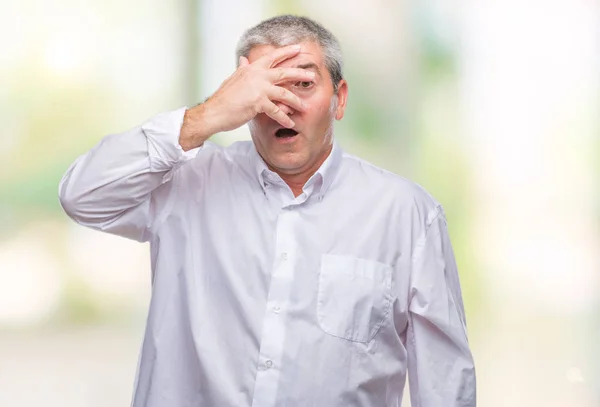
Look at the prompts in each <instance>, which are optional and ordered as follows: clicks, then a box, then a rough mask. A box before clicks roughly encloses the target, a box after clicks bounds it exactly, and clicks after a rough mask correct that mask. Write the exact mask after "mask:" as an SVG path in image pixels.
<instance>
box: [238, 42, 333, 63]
mask: <svg viewBox="0 0 600 407" xmlns="http://www.w3.org/2000/svg"><path fill="white" fill-rule="evenodd" d="M300 45H301V47H302V48H301V51H300V53H299V54H297V55H295V56H294V57H292V58H289V59H286V60H284V61H282V62H280V63H279V64H277V66H283V67H291V66H296V65H308V64H311V63H312V64H315V65H317V66H318V65H320V63H321V61H322V53H321V48H320V47H319V46H318V45H317V44H315V43H314V42H301V43H300ZM277 48H280V47H276V46H274V45H257V46H255V47H253V48H252V49H251V50H250V52H249V53H248V60H249V61H250V62H253V61H255V60H257V59H259V58H261V57H262V56H264V55H266V54H268V53H270V52H272V51H273V50H275V49H277Z"/></svg>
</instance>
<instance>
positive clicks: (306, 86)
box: [295, 81, 313, 89]
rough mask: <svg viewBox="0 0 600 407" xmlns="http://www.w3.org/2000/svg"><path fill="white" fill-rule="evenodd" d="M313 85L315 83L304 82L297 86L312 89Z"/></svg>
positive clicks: (298, 83)
mask: <svg viewBox="0 0 600 407" xmlns="http://www.w3.org/2000/svg"><path fill="white" fill-rule="evenodd" d="M312 85H313V83H312V82H310V81H302V82H297V83H296V85H295V86H296V87H297V88H302V89H308V88H310V87H311V86H312Z"/></svg>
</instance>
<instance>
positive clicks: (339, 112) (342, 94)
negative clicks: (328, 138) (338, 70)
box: [335, 79, 348, 120]
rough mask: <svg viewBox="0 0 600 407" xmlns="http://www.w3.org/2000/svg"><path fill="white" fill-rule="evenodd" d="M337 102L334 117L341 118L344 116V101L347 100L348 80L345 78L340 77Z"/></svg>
mask: <svg viewBox="0 0 600 407" xmlns="http://www.w3.org/2000/svg"><path fill="white" fill-rule="evenodd" d="M337 97H338V104H337V109H336V110H335V119H336V120H342V118H343V117H344V111H345V110H346V101H347V100H348V82H346V80H345V79H342V80H341V81H340V82H339V83H338V91H337Z"/></svg>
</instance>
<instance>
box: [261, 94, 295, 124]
mask: <svg viewBox="0 0 600 407" xmlns="http://www.w3.org/2000/svg"><path fill="white" fill-rule="evenodd" d="M262 111H263V113H265V114H266V115H267V116H269V117H270V118H271V119H273V120H275V121H276V122H278V123H279V124H281V125H282V126H283V127H287V128H290V129H291V128H292V127H294V126H295V125H296V123H294V121H293V120H292V119H290V118H289V117H288V115H287V114H285V113H284V112H283V110H281V109H280V108H279V106H277V105H276V104H275V103H273V102H271V101H270V100H268V99H265V101H264V104H263V106H262Z"/></svg>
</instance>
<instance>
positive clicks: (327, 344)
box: [59, 16, 475, 407]
mask: <svg viewBox="0 0 600 407" xmlns="http://www.w3.org/2000/svg"><path fill="white" fill-rule="evenodd" d="M237 54H238V58H239V66H238V68H237V70H236V71H235V72H234V73H233V74H232V75H231V76H230V77H229V78H228V79H227V80H225V81H224V82H223V84H222V85H221V86H220V88H219V89H218V90H217V91H216V92H215V93H214V94H213V95H212V96H211V97H210V98H209V99H208V100H207V101H206V102H204V103H202V104H200V105H198V106H195V107H192V108H189V109H188V108H181V109H178V110H175V111H172V112H168V113H162V114H159V115H157V116H155V117H154V118H152V119H151V120H149V121H148V122H146V123H145V124H143V125H141V126H139V127H136V128H133V129H131V130H129V131H126V132H124V133H122V134H114V135H110V136H107V137H105V138H104V139H103V140H102V141H101V142H100V143H99V144H98V145H97V146H96V147H94V148H93V149H92V150H91V151H90V152H88V153H87V154H85V155H83V156H81V157H80V158H79V159H77V161H75V163H74V164H73V165H72V166H71V167H70V168H69V170H68V171H67V173H66V174H65V176H64V177H63V180H62V181H61V184H60V188H59V189H60V191H59V194H60V200H61V203H62V206H63V207H64V209H65V211H66V212H67V213H68V214H69V216H71V217H72V218H73V219H74V220H75V221H77V222H78V223H80V224H82V225H85V226H89V227H91V228H94V229H98V230H102V231H105V232H109V233H114V234H117V235H121V236H125V237H128V238H131V239H135V240H138V241H140V242H146V241H148V242H150V247H151V259H152V262H151V263H152V297H151V302H150V309H149V314H148V320H147V325H146V331H145V336H144V341H143V345H142V350H141V355H140V361H139V367H138V372H137V377H136V384H135V392H134V397H133V406H134V407H165V406H169V407H192V406H193V407H246V406H247V407H250V406H252V407H275V406H277V407H292V406H297V407H309V406H314V407H349V406H357V407H358V406H360V407H384V406H386V407H392V406H394V407H397V406H399V405H400V404H401V401H402V393H403V389H404V384H405V379H406V375H407V371H408V376H409V382H410V392H411V400H412V405H413V407H451V406H452V407H454V406H465V407H466V406H469V407H471V406H475V372H474V365H473V360H472V357H471V353H470V350H469V346H468V341H467V335H466V328H465V315H464V310H463V304H462V299H461V292H460V286H459V280H458V272H457V269H456V264H455V260H454V257H453V253H452V248H451V246H450V241H449V239H448V231H447V228H446V220H445V217H444V213H443V210H442V208H441V206H440V205H439V204H438V203H437V202H436V201H435V200H434V199H433V198H432V197H431V196H430V195H429V194H427V193H426V192H425V191H424V190H423V189H421V188H420V187H419V186H417V185H416V184H414V183H412V182H410V181H408V180H406V179H404V178H401V177H399V176H396V175H394V174H392V173H389V172H387V171H384V170H381V169H379V168H377V167H375V166H373V165H371V164H369V163H367V162H365V161H363V160H360V159H359V158H356V157H354V156H352V155H350V154H348V153H345V152H343V151H342V150H341V149H340V147H339V146H338V145H337V144H336V142H335V140H334V136H333V123H334V121H335V120H340V119H342V117H343V116H344V110H345V108H346V100H347V95H348V85H347V83H346V80H344V79H343V75H342V55H341V51H340V46H339V43H338V41H337V40H336V39H335V37H334V36H333V35H332V34H331V33H330V32H329V31H327V30H326V29H325V28H323V27H322V26H321V25H319V24H318V23H316V22H314V21H312V20H310V19H307V18H304V17H295V16H279V17H275V18H272V19H269V20H266V21H263V22H262V23H260V24H259V25H257V26H255V27H253V28H251V29H249V30H248V31H247V32H246V33H245V34H244V35H243V36H242V38H241V39H240V42H239V45H238V48H237ZM334 119H335V120H334ZM246 123H248V125H249V128H250V134H251V137H252V141H242V142H236V143H234V144H232V145H230V146H228V147H221V146H218V145H216V144H215V143H212V142H210V141H208V139H209V138H210V137H211V135H213V134H215V133H217V132H220V131H226V130H232V129H235V128H237V127H240V126H242V125H244V124H246ZM107 255H110V254H109V253H107Z"/></svg>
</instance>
